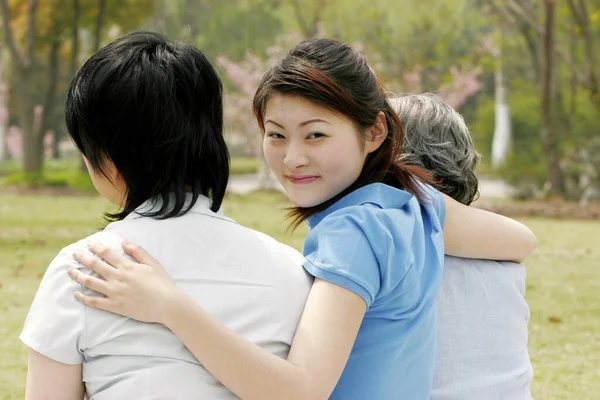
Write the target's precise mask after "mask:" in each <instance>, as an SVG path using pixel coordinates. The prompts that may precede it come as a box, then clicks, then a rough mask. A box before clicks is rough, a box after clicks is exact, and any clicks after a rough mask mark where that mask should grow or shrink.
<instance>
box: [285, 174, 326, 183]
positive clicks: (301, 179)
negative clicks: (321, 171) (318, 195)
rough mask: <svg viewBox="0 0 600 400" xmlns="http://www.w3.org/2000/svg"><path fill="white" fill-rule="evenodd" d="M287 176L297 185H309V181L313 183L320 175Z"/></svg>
mask: <svg viewBox="0 0 600 400" xmlns="http://www.w3.org/2000/svg"><path fill="white" fill-rule="evenodd" d="M286 178H288V179H289V180H290V182H292V183H294V184H297V185H307V184H309V183H313V182H314V181H315V180H317V178H318V176H316V175H286Z"/></svg>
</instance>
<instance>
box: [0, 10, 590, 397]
mask: <svg viewBox="0 0 600 400" xmlns="http://www.w3.org/2000/svg"><path fill="white" fill-rule="evenodd" d="M0 7H1V9H0V11H1V14H2V19H1V20H0V25H2V26H1V28H0V357H1V359H0V399H9V398H10V399H12V398H22V394H23V385H24V377H25V371H26V348H24V346H21V345H19V344H18V343H17V342H18V341H17V339H16V337H17V336H18V333H19V332H20V329H21V327H22V323H23V320H24V318H25V315H26V313H27V309H28V307H29V305H30V304H31V300H32V298H33V295H34V293H35V290H36V289H37V285H38V284H39V279H40V278H41V276H42V274H43V272H44V270H45V268H46V267H47V265H48V263H49V262H50V260H52V258H53V257H54V255H55V254H56V253H57V252H58V250H59V249H60V248H61V247H63V246H65V245H66V244H68V243H70V242H73V241H76V240H78V239H80V238H81V237H83V236H85V235H88V234H90V233H92V232H93V231H94V230H95V229H97V228H98V227H100V226H102V220H101V218H102V211H103V210H106V208H107V207H108V205H107V202H106V201H104V200H103V199H101V198H99V197H96V196H94V193H95V191H94V188H93V186H92V184H91V181H90V179H89V177H88V175H87V172H86V171H85V167H84V166H83V165H82V162H81V157H80V156H79V154H78V153H77V151H76V150H75V149H74V147H73V145H72V143H71V142H70V140H69V139H68V135H67V134H66V133H65V127H64V122H63V108H62V102H63V97H64V93H65V89H66V87H67V85H68V83H69V81H70V79H71V77H72V76H73V75H74V73H75V71H76V70H77V69H78V67H79V66H80V65H81V64H82V63H83V62H85V60H86V59H87V58H88V57H89V56H90V55H91V54H92V53H94V52H95V51H96V50H98V49H99V48H100V47H101V46H103V45H104V44H107V43H108V42H110V41H111V40H113V39H115V38H117V37H118V36H120V35H122V34H124V33H127V32H130V31H132V30H151V31H158V32H161V33H164V34H166V35H167V36H168V37H169V38H170V39H176V40H181V41H186V42H188V43H192V44H195V45H197V46H198V47H199V48H201V49H202V50H203V51H204V52H205V54H206V55H207V56H208V57H209V58H210V59H211V61H213V63H214V65H215V66H216V67H217V69H218V72H219V74H220V75H221V77H222V79H223V81H224V85H225V89H226V98H225V103H226V121H225V127H226V131H225V134H226V136H227V142H228V144H229V147H230V150H231V154H232V175H233V176H232V179H231V183H230V186H229V189H230V193H229V195H228V199H227V201H226V203H225V210H226V212H227V213H228V214H229V215H231V216H232V217H234V218H236V219H237V220H238V221H239V222H240V223H242V224H245V225H248V226H250V227H252V228H255V229H258V230H262V231H264V232H267V233H269V234H271V235H273V236H275V237H276V238H278V239H279V240H281V241H284V242H287V243H289V244H291V245H293V246H295V247H297V248H300V246H301V243H302V237H303V235H304V234H305V228H301V229H299V230H298V231H296V232H295V233H294V234H293V235H290V234H287V233H286V230H285V227H286V226H285V223H284V222H283V220H284V212H283V211H282V209H283V208H284V207H285V206H286V205H287V203H286V201H285V199H284V198H283V197H282V196H281V194H280V193H278V192H277V191H273V190H266V189H269V188H277V184H276V183H274V181H273V179H272V177H271V176H270V174H269V173H268V170H267V169H266V168H265V166H264V163H263V162H262V159H261V146H260V135H259V132H258V128H257V126H256V123H255V122H254V120H253V118H252V116H251V111H250V105H251V99H252V96H253V94H254V91H255V89H256V87H257V86H258V82H259V81H260V78H261V76H262V74H263V73H264V72H265V71H266V70H267V69H268V68H269V66H270V65H271V63H273V61H274V60H277V59H278V57H280V56H282V55H283V54H284V53H285V52H286V51H287V50H289V49H290V48H291V47H292V46H293V45H294V44H296V43H297V42H298V41H300V40H302V39H304V38H311V37H320V36H327V37H333V38H337V39H341V40H344V41H347V42H350V43H352V44H353V45H354V46H356V47H358V48H359V49H360V50H361V51H362V52H363V53H364V54H365V55H366V56H367V57H368V60H369V62H370V63H371V65H372V66H373V68H374V69H375V71H376V73H377V75H378V76H379V78H380V80H381V81H382V82H383V83H384V84H385V86H386V88H387V89H388V90H389V91H390V92H392V93H395V94H402V93H420V92H435V93H437V94H439V95H440V96H441V97H442V98H444V99H445V100H446V101H447V102H448V103H450V104H451V105H452V106H453V107H454V108H455V109H457V110H458V111H459V112H460V113H461V114H462V115H463V116H464V118H465V120H466V122H467V124H468V126H469V127H470V129H471V133H472V135H473V138H474V140H475V143H476V146H477V148H478V150H479V152H480V153H482V155H483V161H482V163H481V165H480V166H479V168H478V171H479V178H480V180H481V192H482V198H481V199H480V200H479V201H478V202H477V203H476V206H479V207H484V208H488V209H490V210H494V211H498V212H501V213H504V214H507V215H509V216H513V217H515V218H518V219H519V220H521V221H523V222H525V223H526V224H527V225H529V226H530V227H531V228H532V229H533V230H534V231H535V233H536V234H537V235H538V239H539V243H540V244H539V248H538V250H537V251H536V253H535V255H534V256H532V257H531V258H530V259H529V260H528V265H527V267H528V271H529V284H528V287H527V289H528V294H527V300H528V302H529V304H530V306H531V311H532V317H531V318H532V319H531V324H530V352H531V356H532V361H533V363H534V368H535V372H536V380H535V382H534V386H533V388H532V390H533V394H534V397H536V398H543V399H571V398H573V399H575V398H576V399H588V398H589V399H592V398H597V393H598V392H600V383H599V382H600V368H598V366H599V365H600V356H599V354H600V336H599V334H598V332H600V304H599V299H598V296H597V293H598V292H599V289H600V281H599V273H598V267H599V265H600V250H599V249H598V246H597V245H598V238H599V237H600V222H599V221H598V220H599V219H600V203H599V200H600V119H599V116H600V64H599V63H598V60H597V59H598V58H600V0H560V1H554V0H427V1H417V0H286V1H283V0H118V1H117V0H37V1H36V0H0Z"/></svg>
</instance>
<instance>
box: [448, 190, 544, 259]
mask: <svg viewBox="0 0 600 400" xmlns="http://www.w3.org/2000/svg"><path fill="white" fill-rule="evenodd" d="M443 196H444V202H445V204H446V220H445V222H444V247H445V252H446V254H448V255H451V256H456V257H466V258H481V259H487V260H505V261H514V262H518V263H520V262H522V261H523V260H524V259H525V258H527V256H528V255H529V254H531V253H532V252H533V250H535V247H536V246H537V238H536V237H535V235H534V234H533V232H532V231H531V230H530V229H529V228H528V227H526V226H525V225H523V224H521V223H520V222H517V221H515V220H513V219H511V218H507V217H504V216H502V215H498V214H494V213H491V212H489V211H485V210H480V209H478V208H475V207H469V206H466V205H464V204H461V203H459V202H457V201H456V200H454V199H452V198H450V197H448V196H446V195H443Z"/></svg>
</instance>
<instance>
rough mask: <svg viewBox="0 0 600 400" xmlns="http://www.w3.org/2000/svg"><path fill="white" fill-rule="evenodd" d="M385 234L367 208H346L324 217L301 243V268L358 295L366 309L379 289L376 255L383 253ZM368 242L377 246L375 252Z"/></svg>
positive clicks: (385, 243) (384, 251)
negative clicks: (302, 248)
mask: <svg viewBox="0 0 600 400" xmlns="http://www.w3.org/2000/svg"><path fill="white" fill-rule="evenodd" d="M389 237H390V234H389V231H388V230H387V229H386V228H385V226H383V224H382V223H381V222H380V221H379V220H378V219H377V217H376V216H375V214H374V213H373V211H372V210H370V209H369V207H365V206H353V207H347V208H344V209H343V210H340V211H339V212H336V213H333V214H330V215H328V216H327V217H325V218H324V219H323V220H322V221H321V222H320V223H319V224H318V225H317V226H316V227H314V228H313V229H312V230H311V231H310V232H309V234H308V236H307V237H306V240H305V242H304V256H305V258H306V261H305V262H304V268H305V269H306V271H307V272H308V273H309V274H311V275H313V276H315V277H317V278H320V279H323V280H326V281H328V282H331V283H334V284H336V285H339V286H342V287H344V288H346V289H348V290H351V291H353V292H354V293H356V294H358V295H359V296H361V297H362V298H363V299H364V300H365V302H366V303H367V307H369V306H370V305H371V304H372V303H373V301H375V298H376V296H377V294H378V292H379V290H380V282H381V271H380V265H379V262H378V257H377V255H378V254H379V253H382V254H386V253H387V249H388V245H387V243H389ZM372 243H378V245H377V249H376V250H375V249H374V248H373V246H372Z"/></svg>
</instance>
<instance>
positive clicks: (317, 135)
mask: <svg viewBox="0 0 600 400" xmlns="http://www.w3.org/2000/svg"><path fill="white" fill-rule="evenodd" d="M325 136H326V135H325V134H324V133H321V132H312V133H309V135H308V139H320V138H323V137H325Z"/></svg>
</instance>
